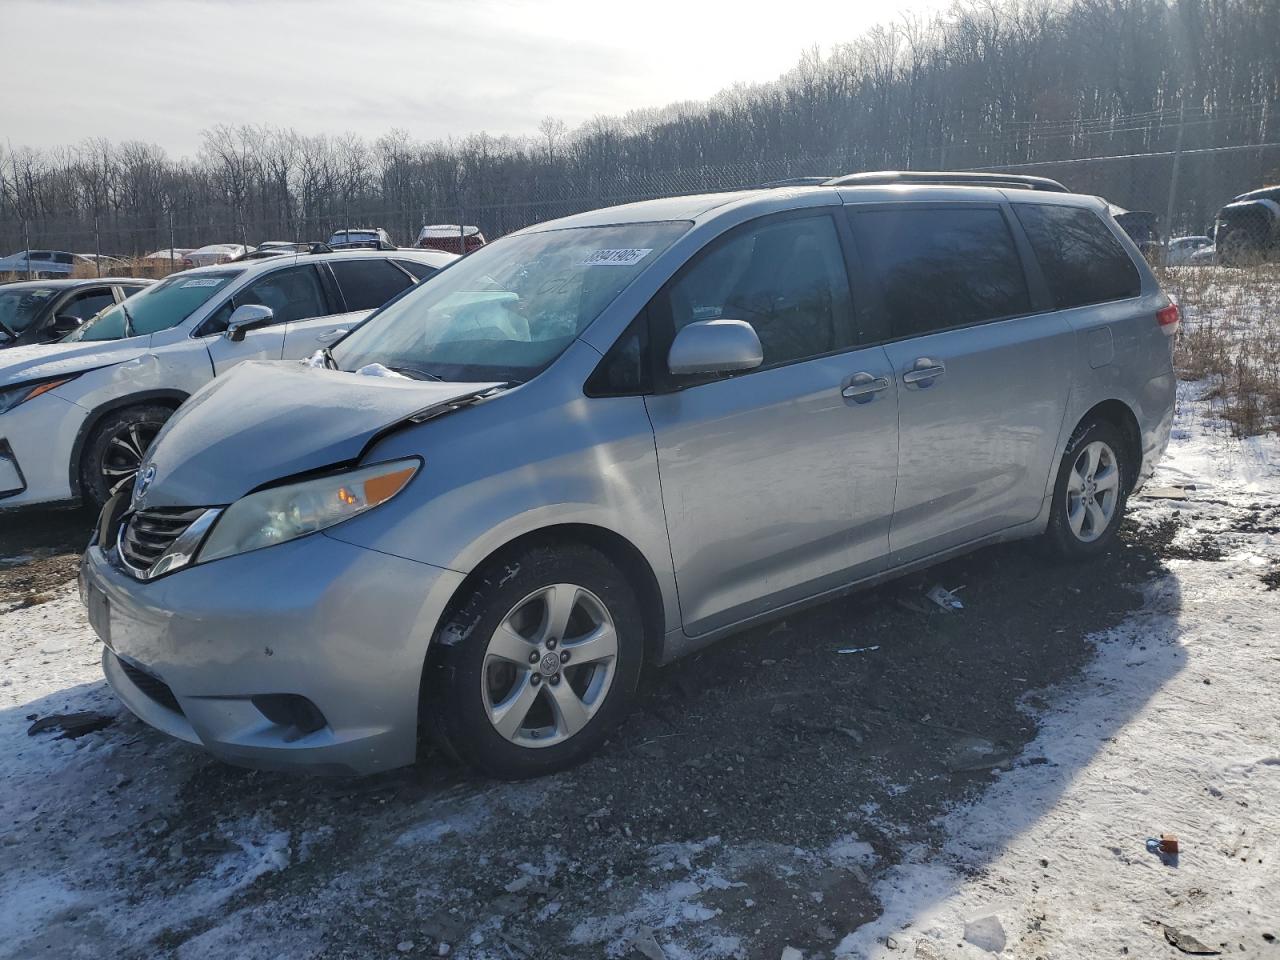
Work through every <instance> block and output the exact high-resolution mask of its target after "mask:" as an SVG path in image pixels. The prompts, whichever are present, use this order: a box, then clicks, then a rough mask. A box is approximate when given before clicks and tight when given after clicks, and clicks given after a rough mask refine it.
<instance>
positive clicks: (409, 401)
mask: <svg viewBox="0 0 1280 960" xmlns="http://www.w3.org/2000/svg"><path fill="white" fill-rule="evenodd" d="M498 386H499V384H496V383H430V382H424V381H420V380H405V379H398V378H395V379H393V378H385V377H370V376H363V375H361V374H356V373H343V372H340V371H336V370H324V369H319V368H315V367H308V366H305V365H303V364H299V363H281V362H248V363H241V364H238V365H237V366H235V367H233V368H232V370H231V371H230V372H229V373H227V374H224V375H223V376H221V377H218V378H217V379H215V380H214V381H213V382H211V383H210V384H208V385H207V386H205V387H203V388H201V389H200V390H198V391H197V392H196V393H195V394H194V395H193V396H192V397H191V398H190V399H189V400H187V402H186V403H184V404H183V405H182V406H181V407H180V408H179V409H178V412H177V413H176V414H174V416H173V417H172V418H171V419H170V420H169V422H168V423H167V424H165V426H164V429H163V430H162V431H161V432H160V435H159V436H158V437H157V438H156V442H155V444H154V445H153V446H152V448H151V451H150V453H149V455H148V458H147V462H146V463H144V464H143V475H144V476H145V475H146V474H147V473H148V472H149V469H150V468H152V467H154V468H155V473H154V476H153V477H152V479H151V482H150V483H149V484H147V485H146V490H145V492H144V493H143V495H142V496H141V497H140V498H139V500H138V503H137V506H138V507H140V508H153V507H196V506H219V505H222V504H227V503H232V502H233V501H235V500H238V499H239V498H240V497H243V496H244V495H245V494H247V493H249V492H250V491H252V490H254V489H256V488H258V487H261V486H263V485H264V484H269V483H271V482H273V481H276V480H280V479H283V478H285V477H292V476H294V475H296V474H300V473H306V472H308V471H312V470H319V469H322V468H324V467H329V466H333V465H335V464H341V463H347V462H351V461H353V460H355V459H356V458H357V457H359V456H360V454H361V452H362V451H363V450H364V449H365V447H366V446H367V445H368V444H369V442H370V441H371V440H372V439H373V438H374V437H375V436H376V435H378V434H379V433H381V432H383V431H384V430H386V429H387V428H389V427H392V426H394V425H396V424H398V423H401V422H403V421H409V420H423V419H429V418H430V417H431V416H434V415H438V414H439V413H442V412H448V411H449V410H451V409H455V408H456V407H457V406H459V405H461V404H464V403H466V402H469V401H470V400H471V399H473V398H474V397H476V396H477V395H478V394H482V393H486V392H488V391H490V390H492V389H494V388H495V387H498Z"/></svg>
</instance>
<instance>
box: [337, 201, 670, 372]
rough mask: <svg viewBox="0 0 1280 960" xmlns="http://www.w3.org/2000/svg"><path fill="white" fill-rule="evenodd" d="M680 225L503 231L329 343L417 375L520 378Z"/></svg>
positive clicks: (608, 299) (561, 344)
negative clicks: (514, 233) (510, 234)
mask: <svg viewBox="0 0 1280 960" xmlns="http://www.w3.org/2000/svg"><path fill="white" fill-rule="evenodd" d="M688 227H689V224H688V223H685V222H675V223H634V224H626V225H623V226H612V227H578V228H574V229H569V230H550V231H547V232H546V233H531V234H524V235H522V236H516V237H508V238H506V239H504V240H499V241H497V242H496V243H492V244H490V245H489V246H487V247H482V248H481V249H480V250H478V251H476V252H475V253H473V254H471V255H470V256H468V257H466V258H465V259H463V260H459V261H457V262H455V263H453V264H450V266H449V268H448V269H447V270H442V271H441V272H440V273H439V274H437V275H436V276H435V277H433V278H431V279H430V280H428V281H426V282H424V283H423V284H422V285H421V286H419V287H416V288H415V289H413V290H412V291H411V292H409V293H407V294H405V295H404V296H403V297H401V298H400V299H398V300H395V301H393V302H392V303H391V304H389V305H388V306H387V307H386V308H385V309H384V310H382V311H381V312H380V313H377V314H375V315H374V316H373V317H371V318H370V320H369V321H368V322H367V323H365V324H364V325H363V326H360V327H358V328H356V330H354V331H353V332H352V333H351V335H350V336H348V337H347V338H346V339H344V340H343V341H342V342H341V343H340V344H338V346H336V347H335V348H334V349H333V358H334V360H336V361H337V363H338V366H339V367H341V368H342V369H344V370H358V369H359V368H361V367H363V366H366V365H368V364H371V363H379V364H382V365H383V366H385V367H389V368H390V369H392V370H395V371H396V372H397V373H403V374H405V375H406V376H412V377H418V378H422V379H440V380H454V381H487V380H502V381H509V380H520V381H523V380H528V379H529V378H531V377H533V376H534V375H536V374H537V373H539V372H541V371H542V370H543V369H545V368H546V367H547V366H548V365H549V364H550V363H551V362H552V361H553V360H555V359H556V357H558V356H560V354H561V353H563V352H564V350H565V348H566V347H568V346H569V344H570V343H571V342H572V341H573V340H574V338H575V337H577V336H578V335H579V334H580V333H582V331H583V330H585V329H586V328H587V326H588V325H589V324H590V323H591V321H593V320H594V319H595V318H596V317H598V316H599V315H600V313H601V311H603V310H604V308H605V307H607V306H608V305H609V304H610V303H612V302H613V299H614V297H616V296H617V295H618V294H619V293H621V292H622V290H623V288H624V287H626V286H627V284H629V283H630V282H631V281H632V280H634V279H635V278H636V276H637V275H638V274H639V273H640V272H641V271H642V270H644V269H645V268H646V267H647V266H648V265H649V264H651V263H652V262H653V261H654V260H655V259H657V256H658V255H659V254H660V253H662V251H663V250H665V249H666V248H667V247H669V246H670V245H671V244H672V243H673V242H674V241H675V239H676V238H677V237H678V236H680V234H682V233H683V232H684V231H685V230H687V229H688Z"/></svg>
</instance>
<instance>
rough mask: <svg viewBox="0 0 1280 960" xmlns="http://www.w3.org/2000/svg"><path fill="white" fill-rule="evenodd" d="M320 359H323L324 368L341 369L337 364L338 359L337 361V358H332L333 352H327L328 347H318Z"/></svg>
mask: <svg viewBox="0 0 1280 960" xmlns="http://www.w3.org/2000/svg"><path fill="white" fill-rule="evenodd" d="M320 359H321V360H323V361H324V368H325V369H326V370H341V369H342V368H341V367H340V366H338V361H337V360H335V359H333V354H332V353H330V352H329V348H328V347H321V348H320Z"/></svg>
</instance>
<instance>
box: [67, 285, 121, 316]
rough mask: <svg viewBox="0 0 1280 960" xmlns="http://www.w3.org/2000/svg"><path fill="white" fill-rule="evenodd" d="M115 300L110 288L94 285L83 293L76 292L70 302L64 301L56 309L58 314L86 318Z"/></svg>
mask: <svg viewBox="0 0 1280 960" xmlns="http://www.w3.org/2000/svg"><path fill="white" fill-rule="evenodd" d="M115 302H116V298H115V296H114V295H113V294H112V293H111V291H110V290H99V289H97V288H96V287H95V288H94V289H92V290H89V291H87V292H85V293H81V294H77V295H76V296H75V297H74V298H73V299H72V300H71V302H70V303H65V304H63V305H62V307H61V308H60V309H59V310H58V313H60V314H66V315H67V316H72V317H78V318H79V319H81V320H88V319H89V318H90V317H92V316H93V315H94V314H95V313H97V312H98V311H99V310H105V309H106V308H107V307H109V306H111V305H112V304H113V303H115Z"/></svg>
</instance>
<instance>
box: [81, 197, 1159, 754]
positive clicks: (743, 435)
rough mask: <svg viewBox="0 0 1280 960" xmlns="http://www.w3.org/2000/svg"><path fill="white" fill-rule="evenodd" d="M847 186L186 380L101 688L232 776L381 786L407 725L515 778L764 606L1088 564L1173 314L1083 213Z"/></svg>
mask: <svg viewBox="0 0 1280 960" xmlns="http://www.w3.org/2000/svg"><path fill="white" fill-rule="evenodd" d="M1008 179H1009V178H1007V177H1005V178H1002V182H1007V181H1008ZM857 183H858V184H859V185H857V186H845V185H842V183H841V181H840V180H835V181H832V182H830V183H828V184H825V185H821V186H813V187H798V188H781V189H762V190H755V191H747V192H742V193H730V194H720V195H710V196H697V197H680V198H675V199H667V200H655V201H650V202H645V203H637V204H632V205H628V206H623V207H615V208H612V209H608V210H601V211H597V212H594V213H587V214H582V215H578V216H573V217H569V218H567V219H563V220H558V221H555V222H552V223H547V224H543V225H540V226H536V227H531V228H529V229H526V230H523V231H521V232H519V233H517V234H513V235H511V236H508V237H505V238H503V239H501V240H498V241H496V242H495V243H492V244H490V245H488V246H486V247H484V248H482V249H480V250H478V251H476V252H474V253H472V254H470V255H469V256H468V257H467V258H466V259H464V260H460V261H458V262H457V263H456V264H454V265H453V266H452V267H451V268H450V269H449V270H447V271H445V272H443V273H441V274H440V275H438V276H437V277H435V278H433V279H432V280H431V281H430V282H428V283H426V284H424V285H423V286H421V287H420V288H418V289H416V290H414V291H413V292H412V293H410V294H408V295H406V296H404V297H402V298H400V299H399V300H397V301H395V302H393V303H392V304H390V305H388V306H386V307H384V308H383V309H382V310H380V311H378V312H377V313H375V314H374V315H373V316H372V317H371V318H370V319H369V320H367V321H366V322H365V323H364V324H363V325H361V326H359V327H357V328H356V329H355V330H353V331H352V332H351V333H350V334H349V335H348V336H346V337H345V338H344V339H343V340H341V341H340V342H339V343H337V344H336V345H335V346H334V347H333V348H332V350H331V351H330V352H329V353H328V355H327V357H326V363H325V365H324V366H323V367H321V366H303V365H298V364H279V363H273V364H263V363H249V364H243V365H241V366H239V367H237V368H236V369H235V370H233V371H232V372H231V373H230V374H229V375H228V376H226V377H220V378H219V379H218V380H217V381H216V382H215V383H213V384H212V385H211V386H209V387H206V388H205V389H203V390H201V391H199V392H198V393H197V394H196V395H195V396H193V397H192V399H191V400H190V401H189V402H188V403H186V404H185V405H183V407H182V408H181V410H180V411H179V412H178V414H177V415H176V416H175V417H174V418H173V419H172V420H170V421H169V423H168V424H167V425H166V427H165V428H164V430H163V431H162V432H161V435H160V437H159V438H158V439H157V441H156V443H155V445H154V447H153V448H152V451H151V453H150V455H149V456H148V458H147V460H146V462H145V465H144V469H143V471H142V473H141V474H140V475H139V478H138V481H137V484H136V486H135V488H134V490H133V491H132V493H131V494H130V493H128V492H122V493H121V494H120V495H119V496H118V497H117V498H116V499H115V500H114V501H113V502H112V503H110V504H108V505H107V507H106V509H105V510H104V511H103V514H102V517H101V520H100V523H99V528H98V533H97V536H96V540H95V542H94V543H93V544H92V545H91V546H90V547H89V549H88V551H87V553H86V554H85V557H84V561H83V566H82V586H83V591H84V598H85V602H86V604H87V607H88V612H89V619H90V621H91V622H92V624H93V625H94V627H95V629H96V630H97V632H98V635H99V636H101V637H102V639H103V641H104V643H105V650H104V653H103V665H104V668H105V671H106V674H107V677H108V678H109V680H110V682H111V684H112V685H113V687H114V688H115V690H116V692H117V693H118V694H119V696H120V698H121V699H122V700H123V701H124V702H125V703H126V704H127V705H128V706H129V708H130V709H132V710H133V711H134V712H135V713H136V714H137V715H138V716H139V717H141V718H142V719H143V720H145V721H146V722H148V723H150V724H152V725H153V726H155V727H157V728H159V729H161V730H164V731H166V732H168V733H170V734H172V735H173V736H175V737H180V738H182V739H184V740H187V741H189V742H191V743H195V744H202V745H203V746H204V747H206V748H207V749H208V750H210V751H211V752H213V753H214V754H216V755H217V756H219V757H222V758H225V759H226V760H229V761H233V762H236V763H244V764H250V765H257V766H266V767H304V768H308V769H311V770H316V771H329V772H343V773H350V772H369V771H376V770H384V769H387V768H390V767H395V766H397V765H400V764H406V763H410V762H411V761H413V760H414V758H415V756H416V754H417V750H418V746H419V742H420V731H424V732H425V733H426V734H427V735H431V736H434V737H436V738H438V739H439V740H440V741H441V742H443V743H445V744H447V745H448V747H449V748H451V749H452V750H453V751H455V752H456V753H457V754H459V755H461V756H462V757H463V758H465V759H466V760H468V761H470V762H471V763H473V764H475V765H476V766H478V767H480V768H481V769H483V770H485V771H488V772H489V773H491V774H494V775H497V776H501V777H525V776H532V775H537V774H541V773H545V772H548V771H553V770H556V769H559V768H562V767H564V766H566V765H568V764H571V763H573V762H575V761H577V760H579V759H581V758H582V757H584V756H585V755H587V754H588V753H590V752H591V751H592V750H593V749H595V748H596V747H597V746H599V745H600V743H601V742H602V740H603V739H604V737H605V736H606V734H607V733H608V732H609V730H610V728H611V727H612V726H613V725H614V724H615V723H616V722H618V721H619V720H620V719H622V718H623V717H624V716H625V715H626V713H627V711H628V709H629V706H630V704H631V702H632V698H633V696H634V694H635V692H636V686H637V680H638V678H639V676H640V672H641V668H642V666H644V665H646V664H661V663H665V662H667V661H670V660H672V659H674V658H676V657H679V656H682V655H684V654H687V653H689V652H691V651H693V650H697V649H698V648H700V647H702V646H703V645H705V644H707V643H710V642H711V641H713V640H715V639H717V638H718V637H722V636H724V635H725V634H727V633H729V632H731V631H735V630H738V629H740V628H742V627H743V626H745V625H747V624H751V623H753V622H756V621H759V620H760V619H762V618H766V617H775V616H778V615H780V614H783V613H785V612H787V611H791V610H794V609H795V608H797V607H798V606H800V605H803V604H808V603H812V602H814V601H819V600H822V599H824V598H829V597H833V596H836V595H838V594H840V593H841V592H843V591H846V590H848V589H850V588H851V587H854V586H857V585H860V584H869V583H873V582H876V581H879V580H882V579H884V578H886V577H890V576H893V575H896V574H899V573H902V572H904V571H907V570H911V569H914V568H917V567H920V566H922V565H924V564H929V563H932V562H934V561H937V560H939V559H941V558H945V557H949V556H952V555H954V554H956V553H958V552H961V551H966V550H971V549H973V548H975V547H978V546H981V545H984V544H990V543H993V542H996V541H1000V540H1009V539H1013V538H1018V537H1030V536H1042V537H1044V539H1045V540H1046V541H1047V543H1048V544H1050V545H1052V547H1053V548H1054V549H1055V550H1056V551H1057V552H1059V553H1060V554H1063V555H1065V556H1067V557H1078V558H1087V557H1091V556H1094V555H1096V554H1097V553H1099V552H1100V551H1103V550H1105V549H1106V548H1107V546H1108V544H1109V543H1110V542H1111V540H1112V538H1113V537H1114V536H1115V534H1116V528H1117V526H1118V525H1119V523H1120V518H1121V515H1122V514H1123V512H1124V508H1125V500H1126V497H1127V496H1128V495H1129V494H1130V493H1131V492H1132V491H1133V490H1134V489H1135V488H1136V487H1137V486H1138V485H1139V484H1140V483H1142V481H1143V480H1144V478H1145V477H1147V476H1148V475H1149V473H1150V472H1151V470H1152V468H1153V466H1154V464H1155V461H1156V459H1157V458H1158V457H1159V456H1160V455H1161V453H1162V451H1163V449H1164V447H1165V444H1166V442H1167V439H1168V435H1169V428H1170V421H1171V417H1172V410H1173V396H1174V375H1173V371H1172V364H1171V349H1170V347H1171V343H1172V340H1171V338H1170V334H1171V333H1172V331H1173V330H1174V329H1175V328H1176V326H1177V322H1178V311H1177V307H1176V306H1174V305H1172V304H1171V303H1170V300H1169V298H1168V297H1166V296H1165V295H1164V294H1162V293H1161V292H1160V290H1159V288H1158V287H1157V284H1156V281H1155V279H1154V277H1153V276H1152V274H1151V271H1150V270H1149V269H1148V267H1147V265H1146V264H1145V262H1144V261H1143V259H1142V257H1141V256H1140V255H1139V254H1138V251H1137V250H1136V248H1135V247H1134V244H1133V242H1132V241H1131V240H1130V239H1129V238H1127V237H1126V236H1125V234H1124V233H1123V231H1121V230H1120V229H1119V228H1118V227H1117V225H1116V224H1115V222H1114V221H1113V220H1112V219H1111V217H1110V216H1109V215H1108V213H1107V209H1106V205H1105V204H1104V203H1103V202H1102V201H1100V200H1098V199H1095V198H1089V197H1083V196H1074V195H1070V194H1067V193H1058V192H1043V191H1040V190H1033V189H1019V188H1018V187H1017V186H1016V185H1014V186H1011V187H1006V188H1003V189H1000V188H994V187H988V186H982V185H965V186H951V185H948V186H931V185H927V184H917V183H911V184H907V185H897V186H892V185H883V184H879V183H877V182H876V180H875V178H870V182H868V178H863V179H862V180H860V181H857ZM355 371H364V373H363V374H361V373H358V372H355ZM370 372H377V373H378V374H379V375H378V376H369V375H368V374H369V373H370ZM246 397H252V398H253V400H252V402H251V403H246V402H245V398H246Z"/></svg>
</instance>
